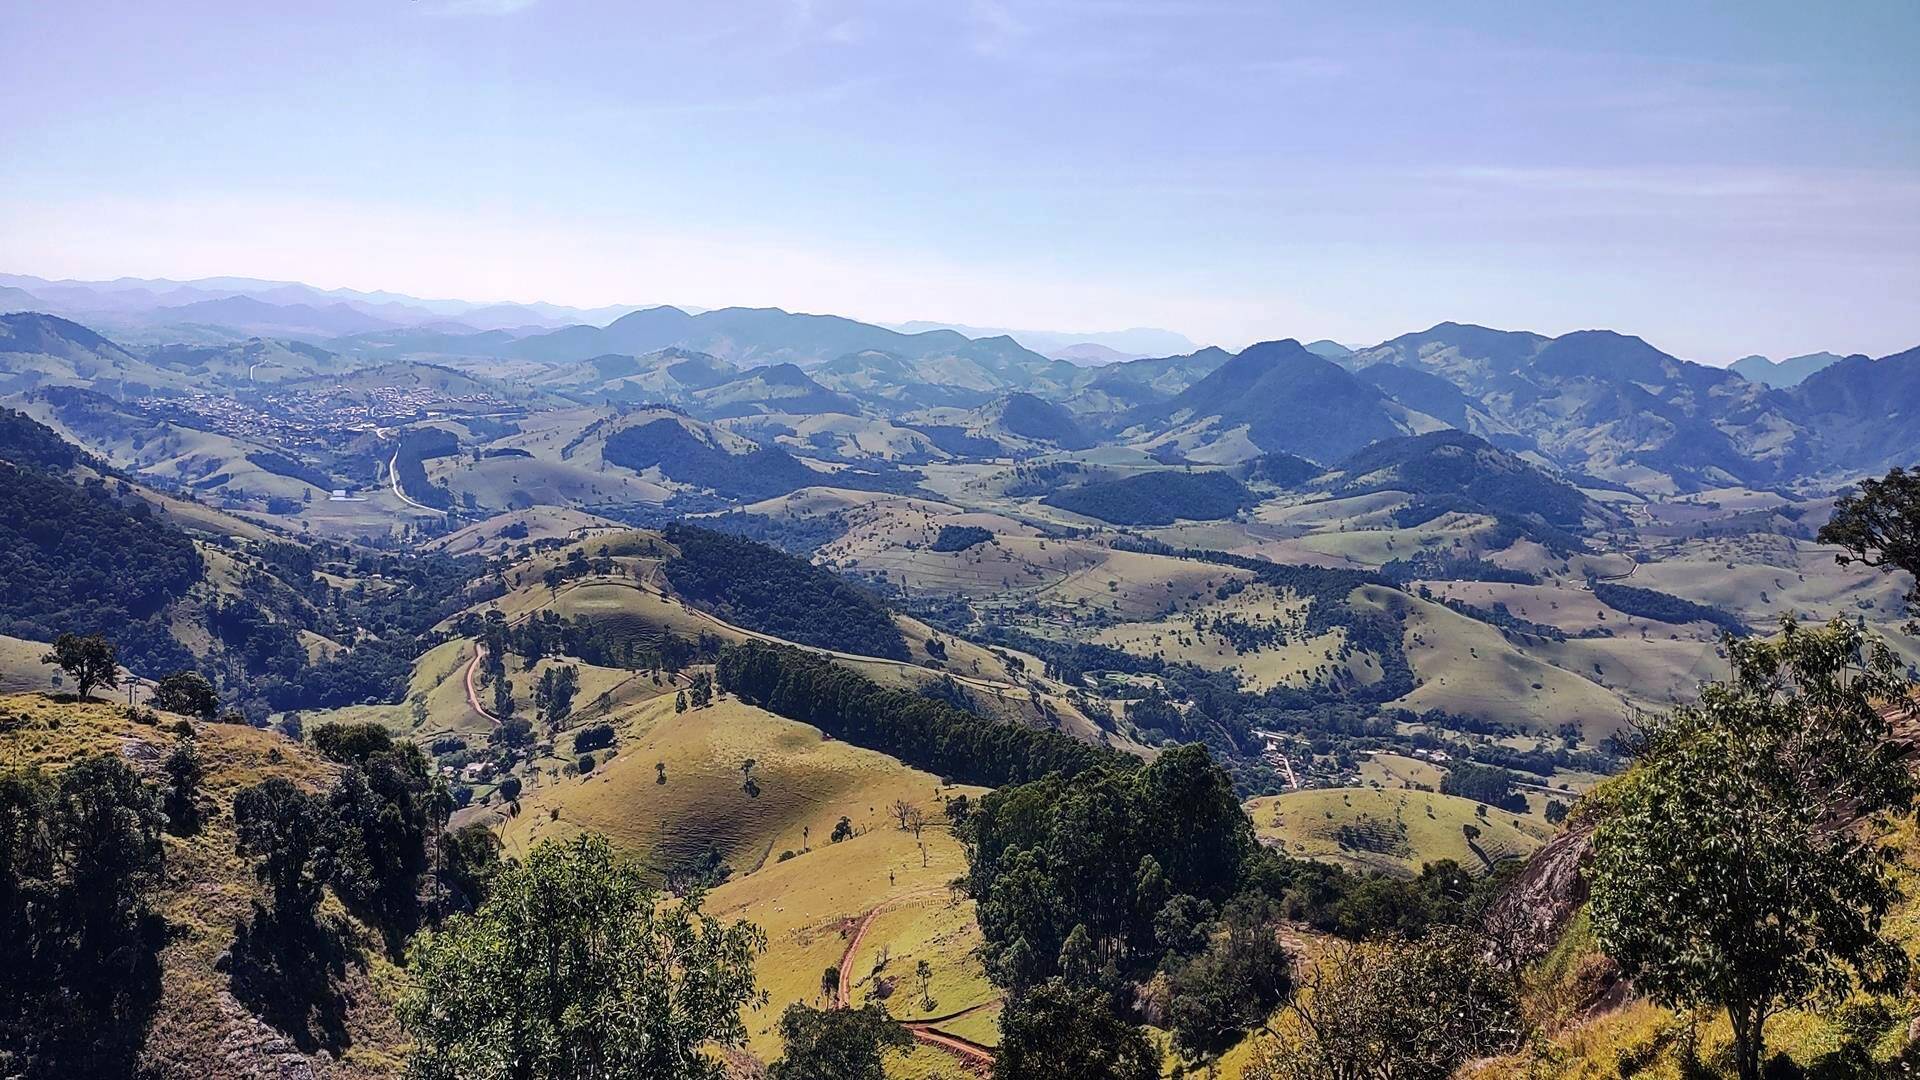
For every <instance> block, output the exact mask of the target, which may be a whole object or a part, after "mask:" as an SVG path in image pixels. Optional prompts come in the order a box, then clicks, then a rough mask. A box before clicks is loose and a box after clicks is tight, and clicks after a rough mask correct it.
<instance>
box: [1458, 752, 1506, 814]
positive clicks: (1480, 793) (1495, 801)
mask: <svg viewBox="0 0 1920 1080" xmlns="http://www.w3.org/2000/svg"><path fill="white" fill-rule="evenodd" d="M1513 781H1514V776H1513V774H1512V773H1510V772H1508V771H1507V770H1505V769H1502V768H1499V767H1497V766H1493V765H1476V764H1474V763H1473V762H1470V761H1463V762H1458V763H1456V764H1454V765H1451V766H1449V767H1448V768H1447V775H1445V776H1443V777H1441V778H1440V793H1441V794H1442V795H1458V796H1460V797H1461V798H1465V799H1472V800H1473V801H1474V802H1481V803H1486V804H1487V805H1488V806H1497V807H1499V808H1500V809H1502V810H1511V811H1513V812H1514V813H1516V814H1524V813H1526V812H1527V797H1526V796H1525V795H1522V794H1521V793H1519V792H1517V791H1515V790H1514V789H1513Z"/></svg>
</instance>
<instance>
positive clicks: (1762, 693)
mask: <svg viewBox="0 0 1920 1080" xmlns="http://www.w3.org/2000/svg"><path fill="white" fill-rule="evenodd" d="M1731 648H1732V650H1733V663H1734V673H1733V678H1732V679H1731V680H1730V681H1727V682H1724V683H1711V684H1708V685H1707V686H1705V687H1703V688H1702V690H1701V694H1700V700H1699V702H1698V703H1697V704H1694V705H1691V706H1686V707H1683V708H1681V709H1678V710H1675V711H1674V712H1673V713H1672V714H1671V715H1669V716H1667V717H1666V718H1664V719H1663V720H1661V721H1659V722H1657V723H1655V724H1654V725H1652V726H1651V727H1650V729H1649V730H1648V732H1647V733H1646V746H1645V750H1644V753H1643V756H1642V758H1641V760H1640V762H1639V763H1638V764H1637V765H1636V767H1635V768H1634V769H1633V770H1632V771H1631V772H1630V773H1629V774H1628V775H1627V776H1626V777H1625V778H1624V779H1623V780H1622V781H1621V782H1620V783H1619V784H1618V785H1616V786H1614V787H1613V788H1612V789H1611V790H1610V792H1609V794H1608V795H1607V797H1606V798H1605V799H1604V801H1603V802H1602V803H1601V804H1600V806H1599V807H1598V810H1599V812H1600V814H1601V817H1600V824H1599V825H1598V826H1597V827H1596V830H1595V833H1594V843H1593V868H1592V880H1593V901H1592V908H1591V911H1592V918H1593V929H1594V935H1595V937H1596V938H1597V939H1598V941H1599V943H1600V946H1601V948H1602V949H1604V950H1605V951H1606V952H1607V954H1608V955H1610V956H1612V957H1613V958H1614V960H1615V961H1616V962H1618V963H1619V964H1620V966H1621V968H1622V969H1623V970H1624V971H1625V972H1626V973H1627V974H1628V975H1629V976H1631V977H1632V978H1633V980H1634V982H1635V985H1637V986H1638V987H1640V988H1641V989H1642V990H1644V991H1646V992H1647V993H1649V994H1650V995H1652V996H1653V997H1654V998H1655V999H1657V1000H1659V1001H1662V1002H1664V1003H1667V1004H1671V1005H1676V1006H1689V1007H1691V1006H1710V1007H1716V1008H1724V1009H1725V1010H1726V1011H1727V1016H1728V1019H1729V1020H1730V1021H1731V1023H1732V1027H1733V1036H1734V1047H1735V1058H1736V1063H1737V1065H1738V1067H1739V1072H1740V1076H1741V1077H1742V1080H1756V1078H1757V1077H1759V1075H1760V1068H1761V1061H1762V1058H1763V1055H1764V1052H1765V1047H1766V1023H1767V1020H1768V1018H1769V1017H1770V1016H1772V1015H1773V1014H1774V1013H1775V1012H1777V1011H1779V1010H1781V1009H1783V1008H1789V1007H1793V1006H1797V1005H1802V1004H1805V1003H1808V1002H1814V1001H1820V1000H1829V1001H1830V1000H1835V999H1837V998H1839V997H1841V996H1844V995H1845V993H1846V992H1847V991H1848V990H1849V989H1851V987H1852V986H1853V984H1854V981H1855V979H1856V978H1857V979H1858V980H1859V981H1860V982H1861V983H1863V984H1865V985H1866V986H1868V987H1869V988H1875V987H1885V986H1888V985H1892V984H1894V983H1896V982H1898V980H1899V979H1900V978H1901V977H1903V976H1904V974H1905V972H1906V967H1907V958H1906V954H1905V952H1903V951H1902V950H1901V949H1900V948H1899V947H1898V946H1897V945H1895V944H1894V943H1893V942H1891V941H1889V940H1887V938H1885V937H1884V936H1883V935H1882V932H1881V931H1882V923H1883V921H1884V919H1885V917H1886V914H1887V910H1888V908H1889V907H1890V906H1891V905H1892V903H1893V901H1894V900H1895V898H1896V896H1897V892H1896V888H1895V883H1894V880H1893V877H1892V875H1891V862H1892V858H1893V856H1892V853H1891V851H1890V850H1889V848H1888V847H1887V846H1886V845H1885V844H1884V843H1883V840H1882V836H1881V826H1880V823H1879V817H1880V815H1883V814H1886V813H1888V812H1900V811H1904V810H1906V809H1907V808H1908V807H1909V806H1910V805H1911V803H1912V799H1913V792H1914V784H1913V779H1912V777H1911V776H1910V775H1909V773H1908V771H1907V769H1906V766H1905V764H1904V762H1903V761H1902V760H1901V755H1900V753H1899V751H1898V750H1897V749H1896V748H1895V747H1894V746H1893V745H1892V744H1891V742H1890V741H1889V737H1890V735H1891V734H1892V728H1891V723H1890V718H1889V715H1888V713H1885V712H1882V710H1883V709H1886V710H1888V711H1889V712H1891V711H1892V710H1895V709H1901V710H1905V711H1908V712H1911V711H1912V708H1913V706H1912V703H1911V701H1910V699H1909V694H1910V693H1911V691H1912V689H1913V688H1912V686H1911V685H1909V684H1908V683H1907V682H1906V681H1905V680H1904V679H1902V678H1901V677H1900V676H1899V675H1898V674H1897V671H1898V664H1897V662H1896V661H1895V659H1894V657H1893V654H1892V652H1891V651H1890V650H1889V649H1888V648H1887V647H1886V646H1885V645H1884V644H1881V643H1879V642H1871V643H1870V642H1868V641H1866V640H1865V639H1864V638H1863V635H1862V633H1861V632H1860V631H1859V630H1857V629H1855V628H1854V627H1853V626H1851V625H1849V624H1848V623H1846V622H1844V621H1841V620H1836V621H1834V622H1832V623H1829V624H1828V625H1827V626H1825V627H1823V628H1813V629H1807V628H1802V627H1800V626H1797V625H1795V624H1794V623H1792V622H1791V621H1788V622H1786V623H1784V624H1783V626H1782V630H1781V633H1780V635H1779V637H1778V638H1777V639H1776V640H1772V641H1761V640H1748V641H1743V642H1735V643H1733V645H1732V646H1731Z"/></svg>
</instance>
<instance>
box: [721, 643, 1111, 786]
mask: <svg viewBox="0 0 1920 1080" xmlns="http://www.w3.org/2000/svg"><path fill="white" fill-rule="evenodd" d="M715 670H716V671H717V672H718V673H719V677H720V686H721V687H722V688H723V689H726V690H729V691H732V692H733V693H734V694H735V695H737V696H738V697H739V698H740V700H742V701H744V702H746V703H748V704H750V705H758V706H760V707H761V708H763V709H766V710H767V711H769V712H774V713H778V714H780V715H781V716H784V717H787V718H788V719H791V720H798V721H800V722H802V723H806V724H812V725H813V726H815V727H817V728H819V729H820V730H822V731H824V732H826V733H827V734H829V735H832V736H833V737H834V738H837V739H844V740H846V741H847V742H850V743H853V744H854V745H856V746H864V747H867V748H869V749H872V750H878V751H880V752H882V753H885V754H891V755H893V756H894V757H897V758H899V759H900V760H901V761H904V762H906V763H907V764H909V765H912V766H913V767H914V768H917V769H924V770H926V771H927V772H930V773H934V774H936V775H939V776H945V777H951V778H953V779H954V780H957V781H959V782H961V783H965V784H981V785H985V786H988V787H995V786H999V785H1002V784H1017V783H1022V782H1024V781H1027V780H1034V779H1038V778H1040V777H1042V776H1046V775H1047V774H1048V773H1056V772H1057V773H1063V774H1067V775H1072V774H1074V773H1078V772H1080V771H1082V770H1085V769H1089V768H1093V767H1096V766H1100V765H1106V766H1109V767H1112V768H1123V767H1124V763H1125V762H1127V761H1130V760H1131V759H1128V758H1126V757H1124V756H1123V755H1120V754H1118V753H1116V752H1114V751H1112V750H1107V749H1104V748H1102V747H1098V746H1094V745H1092V744H1090V743H1084V742H1081V741H1080V740H1078V739H1075V738H1072V737H1071V736H1067V735H1062V734H1059V733H1057V732H1052V731H1037V730H1035V729H1033V728H1028V727H1022V726H1020V725H1018V724H1010V723H1005V722H1002V721H998V720H989V719H984V718H982V717H978V716H975V715H973V714H972V713H969V712H966V711H965V710H963V709H958V708H955V707H954V706H952V705H949V704H947V703H945V702H942V701H934V700H931V699H929V698H925V697H922V696H921V695H919V694H916V693H913V692H912V691H910V690H895V689H888V688H885V687H881V686H879V685H878V684H876V683H874V682H873V680H871V679H869V678H867V677H866V676H864V675H861V674H860V673H858V672H856V671H850V670H848V669H847V668H844V667H842V666H840V665H839V664H836V663H834V662H833V661H831V660H829V659H827V658H826V657H823V656H819V655H817V654H814V653H809V652H806V651H804V650H801V649H796V648H793V647H791V646H787V645H766V644H762V643H759V642H748V643H745V644H741V645H729V646H727V647H726V648H725V649H722V650H721V651H720V659H719V662H718V664H717V665H716V669H715Z"/></svg>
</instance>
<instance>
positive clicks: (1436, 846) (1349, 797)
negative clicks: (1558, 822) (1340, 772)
mask: <svg viewBox="0 0 1920 1080" xmlns="http://www.w3.org/2000/svg"><path fill="white" fill-rule="evenodd" d="M1247 813H1248V814H1249V815H1250V816H1251V817H1252V818H1253V824H1254V828H1255V830H1256V831H1257V832H1258V833H1259V835H1260V838H1261V839H1262V840H1266V841H1269V842H1272V843H1275V844H1277V845H1278V846H1279V847H1280V848H1281V849H1282V850H1284V851H1285V852H1286V853H1287V854H1289V855H1294V856H1298V857H1304V858H1315V859H1324V860H1326V861H1328V862H1333V863H1338V864H1339V865H1341V866H1344V867H1346V868H1347V869H1349V870H1377V871H1380V872H1382V873H1387V874H1398V875H1402V876H1406V877H1411V876H1413V875H1415V874H1417V873H1419V872H1420V867H1421V866H1422V865H1424V864H1426V863H1430V862H1437V861H1439V860H1441V859H1452V860H1454V861H1455V862H1458V863H1459V864H1460V865H1462V866H1464V867H1467V868H1468V869H1469V870H1470V871H1472V872H1475V873H1480V872H1483V871H1485V870H1487V869H1490V868H1491V866H1492V864H1494V863H1498V862H1500V861H1501V860H1503V859H1509V858H1525V857H1526V856H1528V855H1531V854H1532V853H1533V852H1534V851H1535V850H1536V849H1538V848H1539V847H1540V845H1541V844H1544V843H1545V842H1546V841H1547V839H1548V838H1549V837H1551V836H1552V835H1553V830H1552V829H1551V828H1550V827H1549V826H1546V825H1544V824H1542V823H1540V822H1539V821H1537V820H1535V819H1532V818H1527V817H1521V816H1519V815H1517V814H1511V813H1508V812H1507V811H1505V810H1500V809H1496V808H1494V807H1489V806H1485V805H1483V804H1481V803H1477V802H1474V801H1472V800H1471V799H1463V798H1460V797H1459V796H1456V795H1442V794H1439V793H1438V792H1432V791H1409V790H1405V789H1392V788H1387V789H1370V788H1323V789H1316V790H1311V791H1297V792H1290V793H1288V794H1285V795H1272V796H1268V797H1266V798H1260V799H1253V800H1250V801H1249V802H1248V803H1247ZM1468 826H1471V827H1473V828H1475V829H1478V830H1479V833H1480V835H1479V836H1477V837H1469V836H1468V834H1467V833H1466V831H1465V830H1466V828H1467V827H1468ZM1476 849H1477V850H1476Z"/></svg>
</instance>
